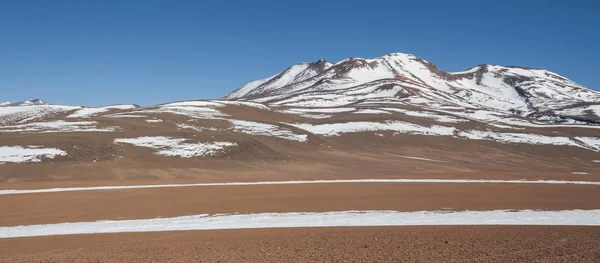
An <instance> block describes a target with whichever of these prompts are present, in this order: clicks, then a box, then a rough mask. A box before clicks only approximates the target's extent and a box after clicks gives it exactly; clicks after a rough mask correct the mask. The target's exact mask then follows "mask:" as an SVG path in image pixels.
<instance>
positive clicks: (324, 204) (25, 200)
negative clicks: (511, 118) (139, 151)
mask: <svg viewBox="0 0 600 263" xmlns="http://www.w3.org/2000/svg"><path fill="white" fill-rule="evenodd" d="M599 190H600V186H597V185H525V184H463V183H452V184H447V183H425V184H423V183H410V184H403V183H343V184H314V185H256V186H211V187H174V188H156V189H128V190H104V191H80V192H59V193H40V194H19V195H2V196H0V226H14V225H30V224H49V223H61V222H80V221H96V220H100V219H106V220H124V219H143V218H157V217H175V216H183V215H194V214H205V213H209V214H215V213H236V212H239V213H261V212H325V211H347V210H396V211H423V210H496V209H544V210H571V209H600V202H597V200H600V191H599Z"/></svg>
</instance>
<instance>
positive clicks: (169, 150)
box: [114, 136, 237, 158]
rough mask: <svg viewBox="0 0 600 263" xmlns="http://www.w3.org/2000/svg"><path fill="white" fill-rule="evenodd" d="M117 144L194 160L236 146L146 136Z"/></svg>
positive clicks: (121, 140)
mask: <svg viewBox="0 0 600 263" xmlns="http://www.w3.org/2000/svg"><path fill="white" fill-rule="evenodd" d="M114 142H115V143H126V144H133V145H135V146H138V147H147V148H153V149H157V150H158V151H157V152H156V154H157V155H163V156H172V157H182V158H193V157H202V156H215V155H217V154H219V153H221V152H223V150H224V148H225V147H231V146H236V145H237V144H236V143H232V142H205V143H191V142H189V140H188V139H184V138H172V137H165V136H146V137H137V138H121V139H115V140H114Z"/></svg>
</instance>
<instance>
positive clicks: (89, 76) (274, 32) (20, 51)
mask: <svg viewBox="0 0 600 263" xmlns="http://www.w3.org/2000/svg"><path fill="white" fill-rule="evenodd" d="M599 8H600V3H598V1H593V0H590V1H552V0H539V1H533V0H531V1H513V0H504V1H495V0H489V1H481V0H479V1H378V0H371V1H353V0H347V1H313V0H305V1H301V2H298V1H292V2H290V1H260V0H257V1H183V0H180V1H151V0H148V1H109V0H105V1H60V0H57V1H33V0H22V1H0V101H18V100H23V99H29V98H36V97H39V98H41V99H44V100H47V101H49V102H51V103H56V104H74V105H88V106H98V105H107V104H115V103H138V104H141V105H152V104H157V103H162V102H169V101H176V100H186V99H208V98H219V97H221V96H223V95H225V94H226V93H228V92H230V91H232V90H234V89H236V88H238V87H240V86H241V85H243V84H245V83H247V82H249V81H252V80H255V79H259V78H264V77H267V76H270V75H273V74H276V73H278V72H280V71H282V70H284V69H285V68H287V67H288V66H291V65H293V64H296V63H298V62H303V61H316V60H318V59H320V58H324V59H326V60H329V61H332V62H336V61H339V60H342V59H344V58H347V57H365V58H371V57H378V56H381V55H384V54H387V53H391V52H403V53H411V54H415V55H417V56H419V57H422V58H424V59H426V60H429V61H432V62H433V63H435V64H436V65H437V66H438V67H439V68H440V69H442V70H446V71H458V70H463V69H467V68H469V67H471V66H474V65H478V64H483V63H490V64H500V65H520V66H528V67H535V68H546V69H549V70H552V71H555V72H557V73H559V74H562V75H564V76H566V77H568V78H570V79H572V80H574V81H576V82H578V83H580V84H582V85H585V86H587V87H590V88H595V89H599V88H600V74H599V72H600V51H599V48H598V47H599V46H600V44H599V43H598V41H599V40H600V33H599V32H600V30H599V29H598V28H597V27H598V26H600V16H597V14H596V13H597V10H599Z"/></svg>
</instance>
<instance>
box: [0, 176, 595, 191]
mask: <svg viewBox="0 0 600 263" xmlns="http://www.w3.org/2000/svg"><path fill="white" fill-rule="evenodd" d="M346 183H386V184H389V183H484V184H485V183H493V184H574V185H600V182H593V181H559V180H536V181H526V180H483V179H481V180H475V179H347V180H313V181H263V182H227V183H198V184H158V185H156V184H155V185H117V186H91V187H68V188H46V189H24V190H16V189H8V190H0V195H10V194H35V193H56V192H74V191H98V190H124V189H146V188H168V187H202V186H251V185H290V184H346Z"/></svg>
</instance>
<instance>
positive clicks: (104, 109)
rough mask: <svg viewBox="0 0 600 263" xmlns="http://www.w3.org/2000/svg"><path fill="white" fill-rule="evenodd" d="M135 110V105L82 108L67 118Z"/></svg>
mask: <svg viewBox="0 0 600 263" xmlns="http://www.w3.org/2000/svg"><path fill="white" fill-rule="evenodd" d="M136 108H138V107H137V106H136V105H112V106H106V107H96V108H83V109H80V110H78V111H76V112H74V113H72V114H70V115H69V116H67V118H90V117H92V116H96V115H98V114H101V113H104V112H108V111H111V110H132V109H136Z"/></svg>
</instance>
